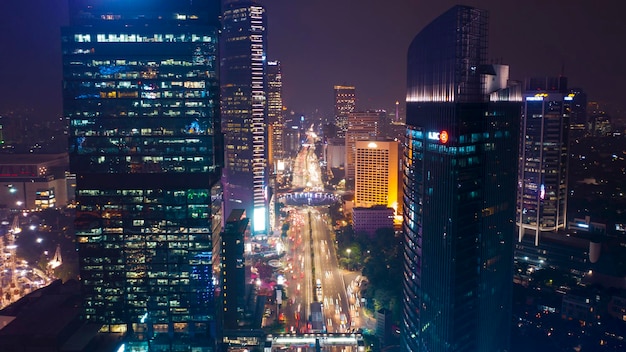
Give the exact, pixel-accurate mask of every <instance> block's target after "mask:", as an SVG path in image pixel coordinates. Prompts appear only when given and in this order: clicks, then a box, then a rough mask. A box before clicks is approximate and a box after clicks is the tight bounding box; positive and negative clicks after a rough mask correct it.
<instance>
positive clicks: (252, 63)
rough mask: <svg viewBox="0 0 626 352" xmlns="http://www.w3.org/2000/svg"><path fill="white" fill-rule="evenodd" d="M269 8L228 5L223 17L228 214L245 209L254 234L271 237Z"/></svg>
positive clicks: (241, 0) (241, 1) (233, 0)
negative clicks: (268, 118)
mask: <svg viewBox="0 0 626 352" xmlns="http://www.w3.org/2000/svg"><path fill="white" fill-rule="evenodd" d="M265 21H266V20H265V8H264V7H263V6H261V5H259V4H257V2H256V1H254V0H252V1H248V0H227V1H226V3H225V5H224V12H223V15H222V23H223V30H222V42H221V52H220V57H221V68H220V84H221V102H222V129H223V131H224V148H225V157H224V174H223V181H222V182H223V184H224V210H225V213H226V214H230V212H231V211H232V210H233V209H244V210H245V211H246V214H248V216H249V217H250V218H251V220H252V231H253V232H254V233H267V232H266V231H267V225H268V212H267V178H268V177H267V130H266V128H267V118H266V115H267V103H266V91H265V80H266V77H265V70H266V66H267V63H266V57H265V52H266V37H265Z"/></svg>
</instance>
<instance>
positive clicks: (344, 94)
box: [328, 85, 356, 137]
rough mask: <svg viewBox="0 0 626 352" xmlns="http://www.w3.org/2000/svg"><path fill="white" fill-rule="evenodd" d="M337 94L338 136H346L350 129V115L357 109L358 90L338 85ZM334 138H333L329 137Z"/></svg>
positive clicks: (336, 118) (335, 90)
mask: <svg viewBox="0 0 626 352" xmlns="http://www.w3.org/2000/svg"><path fill="white" fill-rule="evenodd" d="M333 89H334V92H335V125H336V126H337V136H338V137H343V136H345V133H346V130H347V129H348V115H349V114H350V113H352V112H354V110H355V108H356V88H355V87H354V86H348V85H336V86H334V87H333ZM328 137H333V136H328Z"/></svg>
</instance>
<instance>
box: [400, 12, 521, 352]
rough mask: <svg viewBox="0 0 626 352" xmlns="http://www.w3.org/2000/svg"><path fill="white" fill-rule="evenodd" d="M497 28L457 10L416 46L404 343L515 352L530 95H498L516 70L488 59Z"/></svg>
mask: <svg viewBox="0 0 626 352" xmlns="http://www.w3.org/2000/svg"><path fill="white" fill-rule="evenodd" d="M487 25H488V14H487V12H486V11H484V10H479V9H475V8H471V7H466V6H456V7H453V8H452V9H450V10H449V11H447V12H446V13H444V14H443V15H441V16H440V17H438V18H437V19H435V20H434V21H433V22H431V23H430V24H429V25H427V26H426V27H425V28H424V29H423V30H422V31H421V32H420V33H419V34H418V35H417V36H416V37H415V38H414V40H413V42H412V43H411V45H410V48H409V51H408V70H407V73H408V85H407V87H408V88H407V89H408V90H407V131H406V148H405V155H404V205H403V216H404V224H403V231H404V234H405V248H404V278H403V290H404V295H403V296H404V297H403V324H402V334H401V336H402V346H403V349H404V350H405V351H411V352H417V351H429V352H436V351H468V352H470V351H472V352H475V351H484V352H495V351H506V350H508V348H509V347H508V346H509V336H510V333H509V330H510V326H511V322H510V311H511V289H512V256H513V244H512V243H513V237H514V236H515V194H516V172H517V165H516V156H517V143H518V140H517V135H518V129H519V119H520V113H521V103H520V102H519V101H515V102H511V101H510V100H512V99H511V98H510V97H509V96H508V95H505V94H500V95H495V93H494V96H493V99H492V100H490V95H489V94H488V93H491V92H495V91H497V90H500V89H501V88H505V86H504V85H503V84H502V83H501V82H504V84H506V81H507V80H506V76H507V75H508V67H506V66H499V65H485V61H486V52H487ZM502 75H504V76H505V77H504V78H499V76H502ZM511 95H512V94H511ZM512 96H513V97H514V98H515V99H514V100H520V97H515V96H514V95H512Z"/></svg>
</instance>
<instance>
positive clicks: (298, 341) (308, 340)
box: [263, 333, 365, 352]
mask: <svg viewBox="0 0 626 352" xmlns="http://www.w3.org/2000/svg"><path fill="white" fill-rule="evenodd" d="M330 347H352V349H351V350H352V351H358V352H362V351H365V343H364V342H363V335H361V334H357V333H353V334H282V335H276V336H274V335H267V338H266V339H265V347H264V349H263V351H264V352H271V351H276V350H281V349H285V348H305V349H310V350H313V349H314V350H315V351H321V350H322V349H323V348H330Z"/></svg>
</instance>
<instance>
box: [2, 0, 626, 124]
mask: <svg viewBox="0 0 626 352" xmlns="http://www.w3.org/2000/svg"><path fill="white" fill-rule="evenodd" d="M129 1H132V0H129ZM261 2H262V3H263V4H264V5H265V6H266V8H267V15H268V31H269V39H268V40H269V49H268V59H270V60H274V59H278V60H280V61H281V62H282V65H283V81H284V101H285V105H286V106H287V107H288V108H289V109H290V110H295V111H296V112H298V113H307V114H311V113H312V112H313V111H315V110H316V109H317V110H319V111H320V112H321V113H331V112H332V103H333V101H332V87H333V85H334V84H343V83H348V84H353V85H355V86H356V88H357V109H359V110H364V109H369V108H391V107H392V106H393V105H394V103H395V101H396V100H400V101H401V102H402V101H403V100H404V95H405V93H404V92H405V85H406V82H405V81H406V78H405V72H406V50H407V48H408V45H409V43H410V42H411V39H412V38H413V37H414V36H415V35H416V34H417V33H418V32H419V31H420V29H421V28H423V27H424V26H425V25H426V24H428V23H429V22H430V21H431V20H432V19H434V18H435V17H436V16H438V15H439V14H441V13H443V12H444V11H446V10H447V9H448V8H449V7H451V6H453V5H454V4H456V3H457V2H455V1H448V0H436V1H435V0H431V1H418V0H389V1H383V0H310V1H306V0H263V1H261ZM464 4H467V5H471V6H476V7H480V8H484V9H487V10H489V12H490V28H489V35H490V40H489V42H490V44H489V57H490V58H493V59H494V60H496V61H502V63H505V64H509V65H510V66H511V76H512V77H511V78H513V79H520V80H521V79H524V78H525V77H528V76H545V75H552V76H555V75H559V74H560V73H561V71H562V70H563V69H564V72H565V75H566V76H567V77H569V82H570V86H571V87H581V88H583V89H584V90H585V91H587V93H588V95H589V99H590V100H595V101H599V102H601V103H604V104H606V105H605V106H606V108H607V109H608V110H609V111H613V112H615V111H617V109H624V108H625V107H626V99H624V98H623V95H624V93H623V92H622V90H623V88H622V86H623V85H624V82H626V20H625V19H624V16H625V15H624V14H625V13H626V11H625V10H626V2H625V1H621V0H597V1H591V0H570V1H563V0H549V1H545V0H526V1H514V0H473V1H465V2H464ZM0 14H2V20H0V112H3V111H7V110H8V109H14V108H34V109H35V111H36V112H37V114H38V115H40V116H41V117H44V118H52V117H54V116H60V115H61V53H60V26H62V25H64V24H66V23H67V4H66V1H64V0H57V1H51V0H28V1H12V0H1V1H0Z"/></svg>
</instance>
